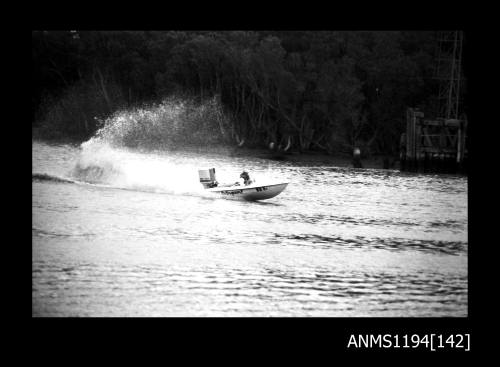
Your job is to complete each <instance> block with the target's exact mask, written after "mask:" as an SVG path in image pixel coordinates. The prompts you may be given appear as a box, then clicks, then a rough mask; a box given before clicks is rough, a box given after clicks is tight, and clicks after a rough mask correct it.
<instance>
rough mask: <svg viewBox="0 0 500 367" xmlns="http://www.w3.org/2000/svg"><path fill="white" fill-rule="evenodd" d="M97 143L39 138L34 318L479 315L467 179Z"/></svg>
mask: <svg viewBox="0 0 500 367" xmlns="http://www.w3.org/2000/svg"><path fill="white" fill-rule="evenodd" d="M91 143H92V144H90V143H89V144H87V145H84V146H83V147H73V146H69V145H58V146H54V145H47V144H45V143H41V142H33V144H32V152H33V153H32V163H33V167H32V171H33V179H32V203H33V204H32V314H33V315H34V316H334V317H344V316H356V317H358V316H369V317H378V316H382V317H385V316H396V317H397V316H424V317H425V316H467V292H468V272H467V247H468V242H467V178H466V177H461V176H451V175H418V174H407V173H400V172H398V171H388V170H376V169H365V170H356V169H351V168H338V167H327V166H322V165H318V164H316V165H314V164H297V163H290V162H286V161H285V162H278V161H271V160H265V159H256V158H245V157H231V156H229V155H227V154H215V153H212V154H202V153H193V152H170V153H167V152H157V153H141V152H138V151H132V150H123V149H115V148H111V147H109V146H106V145H98V144H94V145H93V143H94V142H91ZM210 167H215V168H216V170H217V176H218V179H219V181H227V182H233V181H235V180H236V179H237V178H238V176H239V173H240V172H241V171H242V170H243V169H246V170H248V171H249V172H250V174H251V176H252V178H255V179H256V180H257V182H258V183H259V182H260V183H263V182H272V181H283V180H284V181H290V184H289V185H288V187H287V188H286V190H285V191H284V192H283V193H281V194H280V195H279V196H277V197H275V198H273V199H270V200H268V201H263V202H245V201H236V200H228V199H222V198H213V197H211V196H209V195H207V194H206V193H204V192H203V191H202V188H201V185H200V184H199V182H198V176H197V170H198V169H202V168H210Z"/></svg>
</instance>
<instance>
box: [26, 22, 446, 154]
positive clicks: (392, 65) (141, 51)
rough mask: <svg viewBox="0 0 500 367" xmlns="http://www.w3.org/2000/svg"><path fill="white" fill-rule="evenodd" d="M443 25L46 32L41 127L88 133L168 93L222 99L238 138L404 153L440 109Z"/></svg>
mask: <svg viewBox="0 0 500 367" xmlns="http://www.w3.org/2000/svg"><path fill="white" fill-rule="evenodd" d="M435 36H436V35H435V32H432V31H425V32H423V31H386V32H385V31H373V32H372V31H314V32H311V31H217V32H208V31H207V32H202V31H34V32H32V63H33V78H34V91H33V98H32V111H33V116H32V124H33V126H34V127H36V128H38V129H40V128H41V129H40V130H41V131H44V132H45V134H46V135H47V134H48V132H51V133H52V134H53V135H54V136H71V137H77V138H80V139H85V138H88V137H90V136H92V134H94V133H95V131H96V129H97V128H98V126H99V124H98V119H101V118H104V117H106V116H109V115H111V114H112V113H113V112H114V111H116V110H117V109H121V108H127V107H131V106H140V105H141V104H144V103H153V102H160V101H161V100H162V99H163V98H165V97H167V96H172V95H175V96H186V98H193V97H194V98H197V99H199V100H200V101H203V100H207V99H213V98H216V99H217V101H218V102H219V103H220V105H221V106H222V107H223V109H224V111H225V113H226V114H228V116H230V118H229V121H230V125H229V126H228V125H226V128H229V130H230V131H228V132H227V133H228V135H229V136H231V138H233V139H234V141H235V142H241V141H243V140H244V141H245V142H246V144H248V145H253V146H264V145H266V146H267V145H268V144H269V143H270V142H275V143H276V144H277V145H278V144H282V145H286V144H287V142H288V141H289V142H290V144H291V146H292V149H294V150H299V151H307V150H319V151H324V152H328V153H336V152H350V151H352V148H353V147H354V146H358V147H361V149H362V151H363V152H372V153H384V154H395V153H397V150H398V144H399V136H400V134H401V132H403V130H404V128H405V120H404V119H405V110H406V108H407V107H409V106H411V107H419V108H421V109H422V110H424V111H427V110H428V111H430V110H432V108H433V105H432V103H433V100H434V98H435V94H436V92H437V89H436V81H435V80H434V79H433V78H432V77H433V72H434V67H435V52H436V47H437V43H436V37H435Z"/></svg>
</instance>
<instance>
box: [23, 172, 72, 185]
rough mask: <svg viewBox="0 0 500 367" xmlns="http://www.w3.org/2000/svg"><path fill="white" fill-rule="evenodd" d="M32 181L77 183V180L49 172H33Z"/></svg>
mask: <svg viewBox="0 0 500 367" xmlns="http://www.w3.org/2000/svg"><path fill="white" fill-rule="evenodd" d="M31 181H52V182H64V183H76V181H75V180H72V179H69V178H65V177H59V176H53V175H49V174H47V173H32V175H31Z"/></svg>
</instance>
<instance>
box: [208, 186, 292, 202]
mask: <svg viewBox="0 0 500 367" xmlns="http://www.w3.org/2000/svg"><path fill="white" fill-rule="evenodd" d="M287 185H288V182H286V183H279V184H272V185H261V186H254V185H250V186H226V187H215V188H212V189H207V190H206V191H209V192H212V193H214V194H218V195H221V196H223V197H227V198H230V199H243V200H249V201H256V200H266V199H270V198H273V197H275V196H276V195H279V194H280V193H281V192H282V191H283V190H284V189H285V188H286V186H287Z"/></svg>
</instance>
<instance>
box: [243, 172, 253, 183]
mask: <svg viewBox="0 0 500 367" xmlns="http://www.w3.org/2000/svg"><path fill="white" fill-rule="evenodd" d="M240 178H242V179H243V183H244V184H245V186H248V185H250V184H252V183H253V182H254V181H253V180H251V179H250V175H249V174H248V172H247V171H243V172H242V173H241V175H240Z"/></svg>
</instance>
